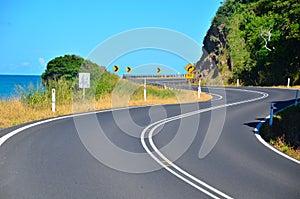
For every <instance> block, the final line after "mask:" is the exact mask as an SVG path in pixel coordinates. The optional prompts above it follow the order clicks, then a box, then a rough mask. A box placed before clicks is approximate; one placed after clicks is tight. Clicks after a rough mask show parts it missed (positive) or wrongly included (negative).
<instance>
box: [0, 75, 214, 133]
mask: <svg viewBox="0 0 300 199" xmlns="http://www.w3.org/2000/svg"><path fill="white" fill-rule="evenodd" d="M67 84H68V83H67V82H66V81H61V82H58V83H57V85H54V87H56V89H57V92H56V93H57V97H56V112H54V113H53V112H52V111H51V92H49V91H36V90H31V91H26V92H24V93H22V94H21V97H20V98H19V99H11V100H9V101H6V100H1V101H0V112H1V115H0V129H1V128H7V127H11V126H15V125H19V124H22V123H26V122H31V121H35V120H40V119H45V118H51V117H56V116H62V115H67V114H72V113H77V112H85V111H91V110H104V109H110V108H118V107H127V106H141V105H153V104H176V103H189V102H196V101H206V100H210V99H211V96H210V95H208V94H206V93H202V94H201V98H200V100H198V98H197V92H195V91H188V90H170V89H163V88H158V87H154V86H148V87H147V101H146V102H144V98H143V86H142V85H134V84H131V83H130V84H129V83H127V82H121V83H120V82H119V83H118V85H117V86H115V87H114V89H113V92H112V93H104V94H102V95H100V96H97V97H96V99H95V98H92V99H91V98H90V99H86V100H85V101H82V100H81V99H80V100H76V99H74V97H73V94H74V93H73V91H72V90H70V89H69V87H68V85H67Z"/></svg>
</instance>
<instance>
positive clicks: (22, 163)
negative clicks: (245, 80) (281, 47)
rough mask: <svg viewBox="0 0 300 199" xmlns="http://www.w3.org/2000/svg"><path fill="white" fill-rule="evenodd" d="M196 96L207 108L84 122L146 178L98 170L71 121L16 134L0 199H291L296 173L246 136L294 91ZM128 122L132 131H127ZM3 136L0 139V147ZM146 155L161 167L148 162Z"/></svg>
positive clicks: (1, 159)
mask: <svg viewBox="0 0 300 199" xmlns="http://www.w3.org/2000/svg"><path fill="white" fill-rule="evenodd" d="M203 90H205V91H209V92H211V93H214V100H213V101H212V102H202V103H198V104H184V105H164V106H148V107H137V108H125V109H118V110H108V111H102V112H97V113H95V114H93V115H94V116H95V118H97V121H98V122H99V125H100V126H101V127H102V130H103V132H104V133H105V135H106V137H107V138H108V139H109V140H110V141H111V142H112V143H113V144H114V145H116V146H118V147H119V148H122V149H124V151H128V152H131V153H133V154H143V155H147V158H146V159H147V160H145V161H151V163H150V162H148V163H149V164H147V165H145V166H149V165H151V164H153V167H155V169H153V170H149V171H148V172H136V173H134V172H126V171H125V170H123V171H120V170H118V169H116V168H114V167H113V166H110V165H109V164H106V162H105V161H104V160H103V161H101V160H99V157H98V156H97V154H93V153H92V150H93V148H89V147H87V145H86V143H85V142H84V141H83V139H82V137H81V136H82V135H80V134H79V133H78V129H80V128H78V126H77V125H78V123H76V119H74V118H73V117H66V118H62V119H54V120H52V121H49V122H41V123H40V124H39V125H33V126H32V127H30V128H26V127H25V128H24V130H22V131H20V132H18V133H17V134H16V135H14V136H12V137H11V138H9V139H7V140H6V141H5V142H4V143H1V142H0V143H1V144H0V198H1V199H2V198H3V199H6V198H51V199H52V198H172V199H174V198H300V189H299V187H300V180H299V179H300V165H299V164H297V163H295V162H293V161H290V160H288V159H286V158H284V157H282V156H280V155H278V154H277V153H274V152H273V151H271V150H270V149H269V148H267V147H265V146H264V145H263V144H261V143H260V142H259V141H258V140H257V139H256V137H255V135H254V133H253V130H254V128H255V127H256V125H257V124H258V122H259V120H261V119H263V118H264V117H265V116H266V115H268V112H269V106H270V103H271V102H282V103H283V102H287V103H288V102H289V101H290V100H292V99H293V98H294V97H295V91H293V90H282V89H266V88H226V89H225V90H224V89H220V88H203ZM264 93H266V94H267V95H266V94H264ZM220 96H221V97H220ZM283 104H284V103H283ZM126 114H129V116H130V118H127V117H123V116H124V115H126ZM79 117H81V118H83V119H84V120H85V122H86V123H85V125H84V128H83V129H85V130H86V131H87V133H89V132H92V131H96V130H97V129H93V128H94V125H93V124H89V122H91V121H92V118H89V117H91V115H90V114H87V115H82V116H79ZM118 117H120V118H122V119H121V120H118V121H117V119H116V118H118ZM172 118H173V119H172ZM132 122H134V124H136V125H133V126H131V127H130V128H129V127H128V126H129V124H130V123H132ZM126 125H127V126H126ZM127 127H128V128H129V130H130V134H128V132H124V131H126V128H127ZM195 127H197V128H195ZM15 132H16V131H15ZM193 132H194V133H195V134H194V136H190V135H191V134H192V133H193ZM10 133H11V131H8V130H6V131H5V132H4V131H1V133H0V136H2V137H1V139H2V141H3V140H4V139H3V138H4V137H5V135H6V136H8V135H9V134H10ZM142 133H144V136H142V137H141V135H143V134H142ZM177 135H181V136H179V137H176V136H177ZM189 138H191V139H190V140H188V139H189ZM143 140H144V143H143ZM92 141H93V140H92ZM173 141H174V142H173ZM95 143H97V140H95ZM99 143H100V141H99ZM186 143H188V145H186ZM171 145H172V147H173V148H172V147H169V148H168V147H167V146H171ZM181 145H186V147H185V148H184V147H182V146H181ZM102 146H103V145H102ZM145 146H146V147H147V148H148V150H149V151H147V150H146V151H147V152H148V153H146V151H145ZM178 148H180V149H181V148H183V151H180V150H179V151H175V149H178ZM170 149H172V150H170ZM100 152H101V153H107V154H108V155H109V156H110V157H111V159H110V160H109V161H112V162H113V161H115V162H117V163H118V164H117V165H116V166H115V167H118V166H119V167H122V165H125V162H126V161H127V160H124V159H122V158H120V159H118V158H119V157H117V156H115V155H114V154H112V153H109V151H105V148H103V150H102V151H100ZM175 153H178V154H179V155H178V156H179V157H178V158H177V157H173V156H176V154H175ZM151 154H154V155H153V156H154V157H156V158H161V159H159V160H158V162H156V161H155V159H153V157H151ZM159 155H162V156H163V157H165V159H164V158H162V156H159ZM143 157H144V156H143ZM116 159H117V160H116ZM169 159H171V160H172V161H170V162H168V160H169ZM132 163H133V164H132V165H139V162H132ZM160 163H161V164H160ZM170 170H172V171H174V172H171V171H170ZM180 176H181V177H180ZM193 184H194V185H195V186H193Z"/></svg>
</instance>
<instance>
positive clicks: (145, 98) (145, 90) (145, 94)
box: [144, 78, 147, 102]
mask: <svg viewBox="0 0 300 199" xmlns="http://www.w3.org/2000/svg"><path fill="white" fill-rule="evenodd" d="M146 83H147V82H146V78H145V80H144V101H145V102H146V101H147V89H146Z"/></svg>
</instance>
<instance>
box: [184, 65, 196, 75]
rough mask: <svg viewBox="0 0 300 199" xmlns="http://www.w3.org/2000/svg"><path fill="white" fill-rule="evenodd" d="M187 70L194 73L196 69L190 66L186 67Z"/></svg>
mask: <svg viewBox="0 0 300 199" xmlns="http://www.w3.org/2000/svg"><path fill="white" fill-rule="evenodd" d="M185 70H186V71H187V72H189V73H192V72H193V71H194V70H195V67H194V66H193V65H192V64H188V65H186V67H185Z"/></svg>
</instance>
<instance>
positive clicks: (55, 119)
mask: <svg viewBox="0 0 300 199" xmlns="http://www.w3.org/2000/svg"><path fill="white" fill-rule="evenodd" d="M204 102H206V101H204ZM190 103H201V102H188V103H183V104H190ZM160 105H161V104H152V105H146V106H128V107H121V108H113V109H107V110H100V111H92V112H86V113H77V114H71V115H66V116H58V117H55V118H50V119H45V120H42V121H39V122H35V123H32V124H28V125H25V126H23V127H20V128H18V129H15V130H13V131H11V132H9V133H7V134H6V135H4V136H2V137H0V147H1V146H2V145H3V144H4V143H5V142H6V141H7V140H8V139H10V138H11V137H13V136H14V135H16V134H18V133H20V132H21V131H24V130H26V129H29V128H31V127H35V126H38V125H41V124H45V123H48V122H53V121H57V120H63V119H67V118H72V117H79V116H84V115H90V114H98V113H105V112H112V111H120V110H125V109H136V108H144V107H152V106H160ZM163 105H164V106H168V105H173V104H163Z"/></svg>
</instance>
